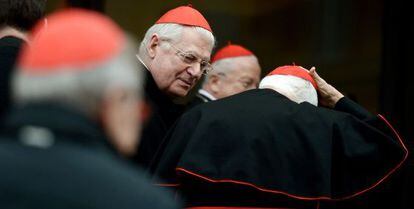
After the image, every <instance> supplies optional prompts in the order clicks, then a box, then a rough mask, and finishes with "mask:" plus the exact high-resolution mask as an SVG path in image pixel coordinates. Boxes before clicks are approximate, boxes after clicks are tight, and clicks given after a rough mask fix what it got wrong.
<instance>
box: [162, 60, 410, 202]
mask: <svg viewBox="0 0 414 209" xmlns="http://www.w3.org/2000/svg"><path fill="white" fill-rule="evenodd" d="M259 88H260V89H256V90H250V91H247V92H244V93H241V94H238V95H234V96H231V97H228V98H225V99H222V100H219V101H215V102H211V103H208V104H206V105H200V106H198V107H195V108H193V109H192V110H190V111H189V112H187V113H186V114H184V115H183V116H182V117H181V118H180V119H179V121H178V123H177V124H176V126H175V127H174V129H173V131H171V132H169V134H168V135H167V139H168V141H169V143H168V144H167V145H166V150H165V152H164V153H163V154H162V155H161V159H160V163H159V164H158V165H159V166H158V168H157V169H156V172H155V174H158V175H159V176H160V177H162V178H163V179H164V180H165V181H164V183H162V184H160V185H161V186H169V187H172V188H175V189H177V190H179V191H180V192H181V193H182V195H183V196H184V198H185V199H186V202H187V206H188V207H193V208H203V209H206V208H214V207H213V206H215V207H217V206H222V207H224V206H225V207H226V208H238V207H242V208H249V207H254V208H262V207H263V208H268V207H271V208H295V209H298V208H313V209H315V208H317V207H318V205H319V204H321V203H322V202H323V201H331V200H341V199H347V198H352V197H355V196H357V195H360V194H362V193H364V192H367V191H368V190H370V189H373V188H374V187H375V186H377V185H378V184H379V183H381V182H382V181H384V180H385V179H386V178H387V177H388V176H389V175H390V174H391V173H393V172H394V171H395V170H396V169H397V168H399V167H400V166H401V164H402V163H403V162H404V161H405V159H406V157H407V150H406V148H405V146H404V144H403V142H402V141H401V139H400V138H399V136H398V135H397V133H396V132H395V131H394V130H393V128H392V127H391V126H390V125H389V124H388V122H387V121H386V120H385V119H384V118H383V117H382V116H380V115H378V116H375V115H371V114H370V113H368V112H367V111H366V110H365V109H363V108H362V107H361V106H359V105H357V104H356V103H354V102H352V101H350V100H349V99H348V98H345V97H344V96H343V95H342V94H341V93H340V92H339V91H337V90H336V89H335V88H334V87H332V86H331V85H329V84H328V83H326V82H325V81H324V80H323V79H321V78H320V77H319V76H318V75H317V74H316V72H315V71H314V69H311V71H310V72H309V73H308V71H307V70H305V69H304V68H301V67H298V66H284V67H279V68H276V69H275V70H274V71H272V72H271V73H270V74H269V75H268V76H266V77H265V78H264V79H263V80H262V81H261V83H260V86H259ZM317 92H318V93H319V95H320V98H319V103H320V104H321V105H323V106H326V107H328V108H323V107H317V105H318V98H317Z"/></svg>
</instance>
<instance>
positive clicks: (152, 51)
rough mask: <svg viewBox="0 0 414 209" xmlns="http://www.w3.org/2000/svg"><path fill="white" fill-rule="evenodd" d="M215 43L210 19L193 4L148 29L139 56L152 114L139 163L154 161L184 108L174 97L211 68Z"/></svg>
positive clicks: (186, 90)
mask: <svg viewBox="0 0 414 209" xmlns="http://www.w3.org/2000/svg"><path fill="white" fill-rule="evenodd" d="M214 43H215V39H214V36H213V34H212V30H211V28H210V25H209V24H208V22H207V20H206V19H205V18H204V17H203V15H202V14H201V13H200V12H198V11H197V10H196V9H194V8H192V7H191V6H181V7H178V8H175V9H172V10H170V11H168V12H167V13H166V14H164V15H163V16H162V17H161V18H160V19H159V20H158V21H157V22H156V23H155V24H154V25H153V26H152V27H151V28H149V29H148V31H147V32H146V34H145V37H144V39H143V40H142V42H141V45H140V48H139V52H138V55H137V57H138V59H139V61H140V62H141V63H142V65H143V66H144V67H145V68H146V69H147V84H146V87H145V91H146V92H145V93H146V101H147V104H148V107H149V112H150V115H149V118H148V119H147V121H146V123H145V125H144V129H143V133H142V139H141V140H142V142H141V145H140V147H139V151H138V154H137V155H136V156H135V157H134V158H135V159H134V160H135V161H136V162H137V163H138V164H139V165H141V166H143V167H148V166H149V165H150V164H151V162H152V158H153V156H154V155H155V153H156V152H157V150H158V149H159V146H160V144H161V143H162V139H163V137H164V135H165V134H166V132H167V130H168V129H169V128H170V127H171V126H172V124H173V123H174V121H175V120H176V119H177V118H178V117H179V116H180V115H181V113H182V112H183V110H184V108H182V107H181V106H179V105H176V104H174V102H173V101H174V100H176V99H178V98H180V97H184V96H186V95H187V94H188V92H189V91H190V90H191V89H192V88H193V87H194V85H195V84H196V83H197V81H198V80H199V79H200V77H201V76H202V75H203V74H206V73H208V72H209V71H210V70H211V66H210V63H209V61H210V55H211V51H212V49H213V46H214Z"/></svg>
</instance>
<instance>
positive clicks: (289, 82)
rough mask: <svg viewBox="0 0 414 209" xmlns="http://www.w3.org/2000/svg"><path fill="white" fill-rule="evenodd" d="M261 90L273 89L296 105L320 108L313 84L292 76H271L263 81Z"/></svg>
mask: <svg viewBox="0 0 414 209" xmlns="http://www.w3.org/2000/svg"><path fill="white" fill-rule="evenodd" d="M259 88H261V89H264V88H269V89H273V90H275V91H277V92H279V93H280V94H282V95H284V96H286V97H287V98H289V99H290V100H292V101H294V102H296V103H298V104H299V103H302V102H309V103H311V104H313V105H315V106H318V94H317V92H316V89H315V88H314V87H313V85H312V83H311V82H309V81H307V80H305V79H302V78H299V77H296V76H292V75H271V76H266V77H265V78H263V79H262V81H261V82H260V84H259Z"/></svg>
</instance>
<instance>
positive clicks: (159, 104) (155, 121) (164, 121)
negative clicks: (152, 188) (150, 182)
mask: <svg viewBox="0 0 414 209" xmlns="http://www.w3.org/2000/svg"><path fill="white" fill-rule="evenodd" d="M142 68H143V69H144V70H145V75H146V81H145V82H146V84H145V102H146V103H147V105H148V107H149V118H148V119H147V121H145V122H144V124H143V128H142V133H141V139H140V140H141V142H140V144H139V147H138V151H137V154H136V155H135V156H134V159H133V160H134V161H135V162H136V163H138V165H140V166H141V167H143V168H144V169H148V168H149V166H150V165H151V163H152V161H153V158H154V156H155V154H156V153H157V152H158V149H159V146H160V145H161V143H162V140H163V138H164V136H165V135H166V134H167V132H168V129H169V128H171V127H172V126H173V124H174V122H175V121H176V120H177V119H178V118H179V117H180V116H181V114H182V113H183V112H184V106H183V105H178V104H174V103H173V101H172V99H171V98H169V97H168V96H167V95H166V94H165V93H164V92H162V91H161V90H160V89H159V88H158V86H157V84H156V83H155V81H154V78H153V77H152V75H151V73H150V72H149V71H148V70H147V69H146V68H145V66H142Z"/></svg>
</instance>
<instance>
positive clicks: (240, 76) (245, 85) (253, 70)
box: [211, 57, 261, 99]
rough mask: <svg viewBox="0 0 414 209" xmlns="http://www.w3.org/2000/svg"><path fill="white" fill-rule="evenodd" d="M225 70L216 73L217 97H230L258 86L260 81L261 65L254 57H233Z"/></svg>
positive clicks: (215, 87)
mask: <svg viewBox="0 0 414 209" xmlns="http://www.w3.org/2000/svg"><path fill="white" fill-rule="evenodd" d="M226 68H229V69H226V70H225V71H222V72H218V73H215V74H216V79H215V81H213V83H212V84H211V85H214V87H213V89H214V96H215V97H216V98H217V99H221V98H224V97H228V96H231V95H234V94H238V93H241V92H243V91H247V90H250V89H255V88H257V86H258V84H259V81H260V71H261V70H260V66H259V63H258V62H257V59H255V58H253V57H238V58H232V61H231V63H229V65H226Z"/></svg>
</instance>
